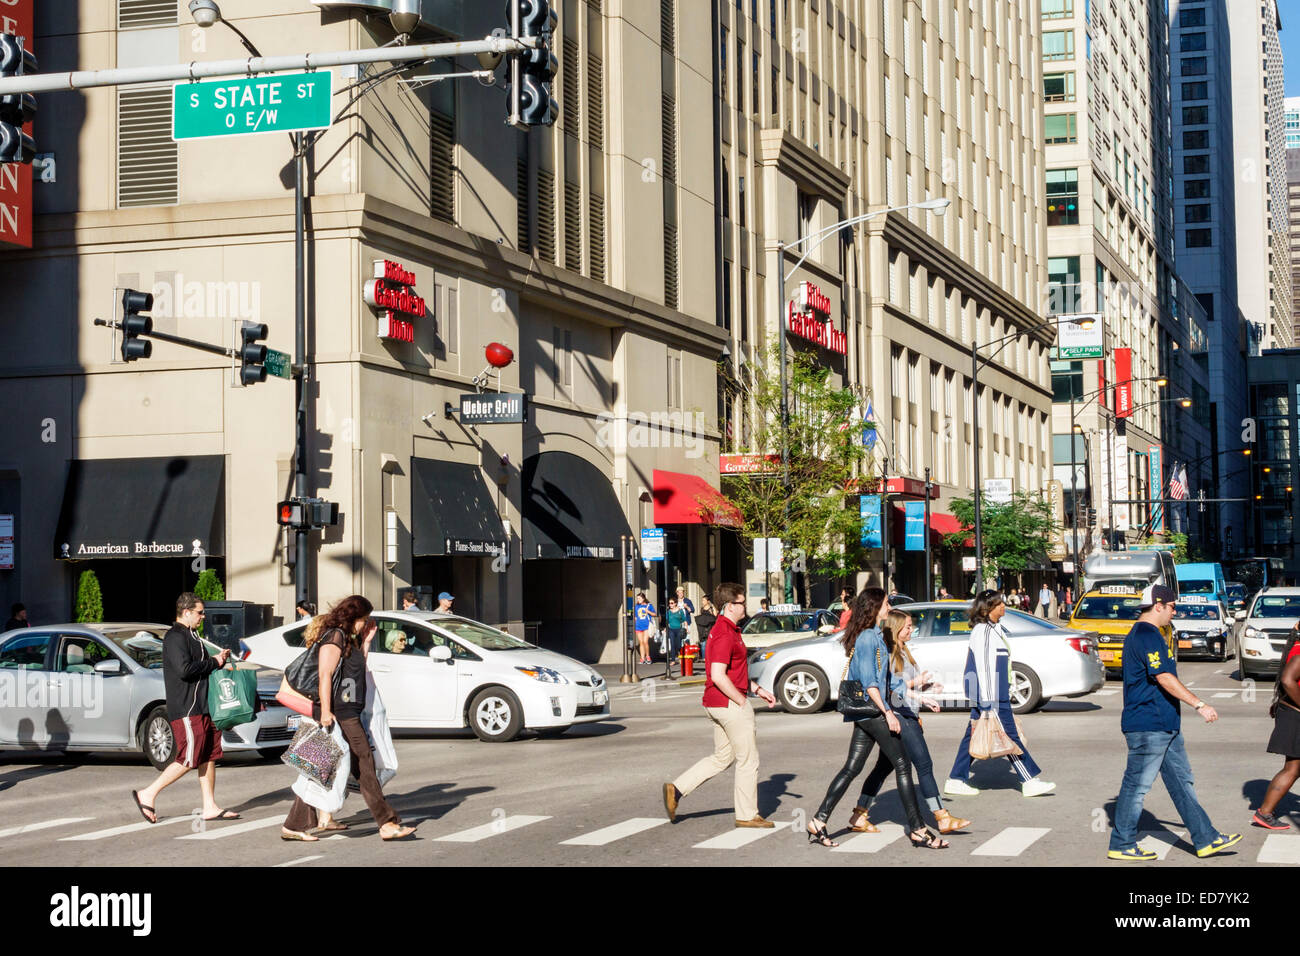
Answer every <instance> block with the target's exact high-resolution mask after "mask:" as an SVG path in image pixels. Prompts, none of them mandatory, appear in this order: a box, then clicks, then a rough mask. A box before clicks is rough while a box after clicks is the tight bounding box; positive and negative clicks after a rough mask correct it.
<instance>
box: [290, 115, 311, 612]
mask: <svg viewBox="0 0 1300 956" xmlns="http://www.w3.org/2000/svg"><path fill="white" fill-rule="evenodd" d="M293 141H294V142H293V168H294V177H293V182H294V187H293V275H294V289H293V319H294V326H293V362H294V366H295V371H296V373H297V374H295V375H294V377H293V380H294V397H295V400H296V404H295V405H294V408H295V410H296V411H295V419H294V446H295V447H294V455H293V459H294V474H293V493H294V496H295V497H296V498H298V499H300V500H301V499H303V498H306V497H307V375H308V371H307V255H306V247H307V241H306V222H305V220H306V208H305V207H306V198H305V196H304V194H303V164H304V163H305V162H306V157H305V156H304V155H303V134H302V133H295V134H294V136H293ZM309 534H311V529H310V528H308V527H306V526H305V525H302V524H300V525H298V526H297V527H295V528H294V531H293V585H294V596H295V600H294V604H295V606H300V605H302V603H303V602H304V601H310V600H311V597H310V593H309V592H310V587H309V585H310V583H311V582H310V581H309V580H308V578H309V576H310V575H309V572H310V569H309V567H308V562H307V536H308V535H309Z"/></svg>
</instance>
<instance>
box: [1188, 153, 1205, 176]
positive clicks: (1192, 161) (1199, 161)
mask: <svg viewBox="0 0 1300 956" xmlns="http://www.w3.org/2000/svg"><path fill="white" fill-rule="evenodd" d="M1209 171H1210V157H1209V156H1184V157H1183V172H1184V173H1189V174H1195V173H1208V172H1209Z"/></svg>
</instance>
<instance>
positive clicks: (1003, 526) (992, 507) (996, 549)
mask: <svg viewBox="0 0 1300 956" xmlns="http://www.w3.org/2000/svg"><path fill="white" fill-rule="evenodd" d="M952 513H953V516H954V517H955V518H956V519H957V520H958V521H960V522H961V526H962V530H961V531H955V532H953V533H952V534H949V535H945V536H944V543H945V544H947V545H948V546H949V547H950V548H959V547H961V546H962V544H963V542H965V540H966V539H967V538H969V537H970V536H971V535H972V534H973V533H974V530H975V502H974V500H973V499H971V498H954V499H953V500H952ZM980 525H981V530H982V533H983V537H984V564H985V569H984V571H985V576H988V575H990V574H992V575H996V576H998V577H1005V576H1006V575H1009V574H1020V573H1022V572H1023V571H1025V570H1026V569H1027V568H1028V567H1029V565H1030V564H1031V563H1036V562H1038V561H1041V560H1042V559H1043V557H1044V555H1046V553H1047V549H1048V548H1049V547H1051V543H1052V540H1051V539H1052V532H1053V531H1055V530H1056V523H1055V521H1054V520H1053V518H1052V506H1051V504H1050V503H1049V502H1048V500H1047V498H1046V496H1045V495H1041V494H1038V493H1036V492H1028V491H1017V492H1015V493H1014V494H1013V495H1012V497H1011V500H1010V501H1009V502H1007V503H1005V504H994V503H992V502H989V501H987V500H986V501H983V502H981V505H980Z"/></svg>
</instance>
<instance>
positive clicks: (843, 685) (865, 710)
mask: <svg viewBox="0 0 1300 956" xmlns="http://www.w3.org/2000/svg"><path fill="white" fill-rule="evenodd" d="M857 652H858V648H857V645H856V644H854V646H853V653H854V654H856V653H857ZM852 663H853V658H852V657H851V656H850V657H849V659H848V661H846V662H845V664H844V676H843V677H842V678H841V679H840V697H839V700H837V701H836V702H835V709H836V710H838V711H839V712H840V713H841V714H843V715H844V716H845V717H851V718H853V719H854V720H872V719H873V718H876V717H879V716H880V713H881V712H880V708H879V707H877V706H876V704H875V702H874V701H873V700H872V699H871V698H870V697H868V696H867V692H866V691H865V690H863V688H862V681H859V680H847V679H846V678H847V677H848V676H849V665H850V664H852ZM880 667H881V661H880V648H876V669H877V670H879V669H880Z"/></svg>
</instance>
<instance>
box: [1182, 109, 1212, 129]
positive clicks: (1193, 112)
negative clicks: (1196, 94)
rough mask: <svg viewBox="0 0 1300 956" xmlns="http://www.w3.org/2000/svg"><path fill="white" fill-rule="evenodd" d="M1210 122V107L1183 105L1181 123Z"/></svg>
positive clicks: (1200, 123)
mask: <svg viewBox="0 0 1300 956" xmlns="http://www.w3.org/2000/svg"><path fill="white" fill-rule="evenodd" d="M1209 122H1210V108H1209V107H1208V106H1184V107H1183V125H1184V126H1204V125H1206V124H1207V123H1209Z"/></svg>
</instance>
